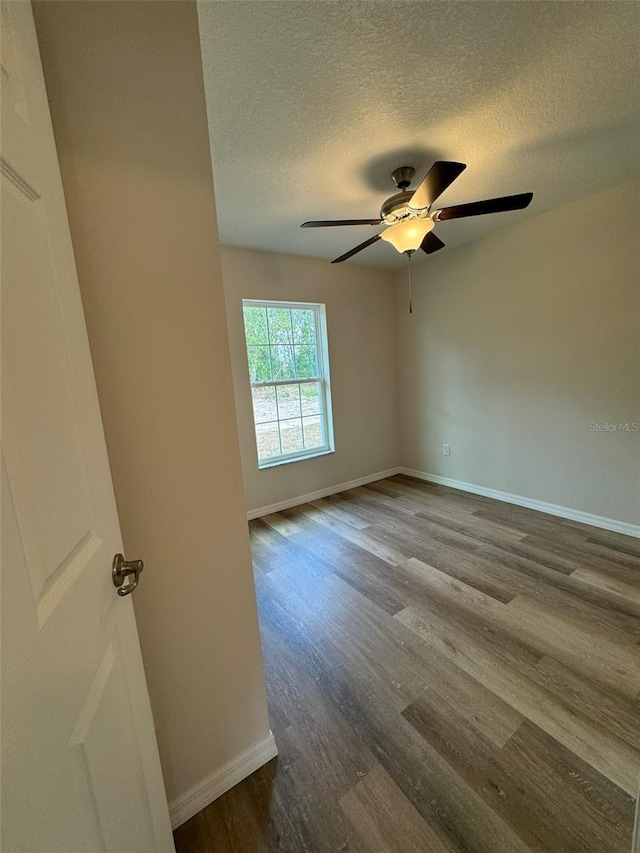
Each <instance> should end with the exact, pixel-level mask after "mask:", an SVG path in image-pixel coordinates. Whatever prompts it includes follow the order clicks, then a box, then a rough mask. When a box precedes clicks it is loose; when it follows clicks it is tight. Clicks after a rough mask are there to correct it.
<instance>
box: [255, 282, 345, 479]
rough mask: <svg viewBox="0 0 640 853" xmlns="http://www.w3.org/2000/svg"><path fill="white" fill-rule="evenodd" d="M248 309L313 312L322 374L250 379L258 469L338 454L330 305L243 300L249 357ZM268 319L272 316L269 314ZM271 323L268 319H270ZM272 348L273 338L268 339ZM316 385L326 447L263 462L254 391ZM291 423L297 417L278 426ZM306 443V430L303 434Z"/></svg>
mask: <svg viewBox="0 0 640 853" xmlns="http://www.w3.org/2000/svg"><path fill="white" fill-rule="evenodd" d="M245 308H284V309H287V310H295V309H297V308H302V309H307V310H309V309H310V310H312V311H313V313H314V324H315V331H316V352H317V354H318V375H317V376H314V377H309V378H305V379H275V380H273V379H272V380H269V381H267V382H251V380H250V377H249V385H250V388H251V416H252V418H253V431H254V437H255V439H256V457H257V460H258V468H259V469H261V470H262V469H263V468H273V467H275V466H276V465H284V464H286V463H288V462H299V461H301V460H304V459H313V458H314V457H315V456H325V455H327V454H328V453H334V452H335V447H334V439H333V412H332V407H331V378H330V375H329V347H328V341H327V312H326V306H325V305H324V304H323V303H321V302H278V301H275V300H270V299H266V300H265V299H243V300H242V309H243V311H242V327H243V331H244V334H245V339H244V344H245V355H247V356H248V347H249V346H250V345H249V344H247V338H246V329H245V328H244V309H245ZM267 317H268V315H267ZM267 322H268V320H267ZM268 343H269V345H271V340H270V338H269V339H268ZM248 370H249V362H248V357H247V371H248ZM310 383H314V384H317V385H318V386H319V388H320V400H319V408H320V412H319V415H320V418H321V421H322V425H323V428H324V437H325V444H324V445H322V447H313V448H309V449H306V448H305V449H303V450H296V451H294V452H292V453H279V454H278V455H277V456H268V457H265V458H264V459H260V457H259V455H258V437H257V433H256V422H255V416H254V413H253V389H254V388H275V389H277V387H278V386H279V385H306V384H310ZM275 398H276V414H277V415H279V410H278V394H277V390H276V394H275ZM287 420H296V418H282V419H281V418H280V417H278V418H277V421H274V423H276V422H277V423H278V425H279V424H280V423H282V422H284V421H287ZM303 442H304V431H303Z"/></svg>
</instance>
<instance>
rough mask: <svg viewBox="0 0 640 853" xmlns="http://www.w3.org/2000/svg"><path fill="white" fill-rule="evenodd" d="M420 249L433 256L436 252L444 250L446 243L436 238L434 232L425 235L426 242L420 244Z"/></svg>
mask: <svg viewBox="0 0 640 853" xmlns="http://www.w3.org/2000/svg"><path fill="white" fill-rule="evenodd" d="M420 248H421V249H422V251H423V252H426V253H427V255H432V254H433V253H434V252H437V251H438V249H444V243H443V242H442V240H441V239H440V238H439V237H436V235H435V234H434V233H433V231H429V233H428V234H425V235H424V240H423V241H422V243H421V244H420Z"/></svg>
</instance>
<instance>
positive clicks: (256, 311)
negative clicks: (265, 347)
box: [243, 307, 269, 344]
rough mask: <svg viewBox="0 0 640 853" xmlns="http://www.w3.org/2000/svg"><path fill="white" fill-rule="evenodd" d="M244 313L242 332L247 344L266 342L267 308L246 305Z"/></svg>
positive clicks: (267, 341)
mask: <svg viewBox="0 0 640 853" xmlns="http://www.w3.org/2000/svg"><path fill="white" fill-rule="evenodd" d="M243 313H244V333H245V336H246V339H247V343H248V344H268V343H269V338H268V337H267V309H266V308H256V307H246V308H244V310H243Z"/></svg>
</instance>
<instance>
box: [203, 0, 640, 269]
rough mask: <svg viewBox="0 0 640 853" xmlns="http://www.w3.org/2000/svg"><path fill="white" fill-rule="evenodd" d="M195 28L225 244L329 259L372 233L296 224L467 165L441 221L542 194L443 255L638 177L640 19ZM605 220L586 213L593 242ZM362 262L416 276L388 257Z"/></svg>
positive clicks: (517, 14) (517, 10)
mask: <svg viewBox="0 0 640 853" xmlns="http://www.w3.org/2000/svg"><path fill="white" fill-rule="evenodd" d="M199 15H200V29H201V38H202V45H203V60H204V69H205V83H206V87H207V100H208V106H209V123H210V131H211V139H212V149H213V167H214V179H215V186H216V197H217V204H218V216H219V228H220V236H221V240H222V242H224V243H229V244H232V245H236V246H245V247H249V248H255V249H266V250H271V251H277V252H285V253H292V254H298V255H307V256H311V257H318V258H326V259H328V260H329V259H331V258H333V257H336V256H337V255H339V254H342V253H343V252H344V251H346V250H347V249H349V248H351V247H352V246H355V245H356V244H357V243H360V242H362V241H363V240H366V239H367V238H368V237H370V236H372V235H373V234H374V233H376V232H375V230H374V229H373V228H372V227H371V226H359V227H350V228H345V227H341V228H331V229H304V230H301V229H300V228H299V225H300V223H301V222H303V221H304V220H306V219H336V218H362V217H366V218H370V217H373V216H376V215H377V214H378V212H379V209H380V204H381V202H382V201H383V200H384V199H385V198H386V197H387V196H389V195H391V194H392V193H393V192H394V191H395V189H394V187H393V185H392V183H391V181H390V177H389V176H390V173H391V171H392V170H393V169H394V168H395V167H397V166H401V165H404V164H407V165H411V166H414V167H415V168H416V170H417V175H416V179H419V178H420V177H421V176H422V174H424V172H425V171H426V170H427V169H428V168H429V166H430V165H431V164H432V162H433V161H434V160H436V159H445V160H459V161H462V162H464V163H467V170H466V171H465V172H464V173H463V174H462V175H461V177H460V178H458V180H457V181H456V183H455V184H453V185H452V186H451V187H450V188H449V189H448V190H447V191H446V192H445V193H444V195H443V196H442V197H441V199H440V204H443V205H444V204H447V205H449V204H458V203H460V202H463V201H474V200H476V199H481V198H487V197H491V196H500V195H507V194H511V193H518V192H524V191H528V190H531V191H533V192H534V199H533V202H532V204H531V206H530V207H529V208H528V210H526V211H518V212H513V213H502V214H495V215H491V216H485V217H478V218H476V219H467V220H458V221H449V222H442V223H440V224H438V226H437V227H436V233H437V234H438V236H439V237H440V238H441V239H443V240H444V241H445V243H446V244H447V246H451V247H452V246H456V245H461V244H462V243H466V242H469V241H470V240H475V239H477V238H478V237H481V236H482V235H484V234H486V233H488V232H489V231H494V230H498V229H500V228H503V227H505V226H508V225H511V224H513V223H514V222H517V221H518V220H520V219H524V218H526V217H527V216H535V215H537V214H539V213H541V212H542V211H544V210H548V209H551V208H553V207H557V206H559V205H561V204H564V203H566V202H568V201H572V200H574V199H577V198H582V197H585V196H587V195H589V194H590V193H592V192H596V191H598V190H600V189H604V188H605V187H608V186H612V185H614V184H616V183H620V182H622V181H624V180H626V179H627V178H630V177H632V176H633V175H636V174H638V171H639V161H640V157H639V154H640V150H639V146H638V138H639V135H640V133H639V132H640V119H639V115H640V85H639V83H638V80H639V79H640V67H639V65H640V63H639V54H640V49H639V38H640V4H638V3H635V2H572V0H567V2H526V0H524V2H497V3H494V2H479V0H471V2H454V0H445V2H429V0H424V2H404V0H385V2H376V0H369V2H360V0H338V2H322V1H321V0H287V1H286V2H280V1H279V0H251V1H250V2H235V0H221V2H217V0H213V2H212V0H203V2H200V3H199ZM413 186H414V187H415V186H416V183H415V182H414V185H413ZM606 214H607V212H606V211H594V210H585V216H586V217H587V218H588V220H589V221H590V223H591V224H592V227H593V230H594V236H595V234H596V232H597V227H598V218H599V217H600V216H606ZM443 251H446V249H444V250H443ZM419 254H420V255H421V256H422V258H423V259H424V262H426V263H428V258H427V257H426V256H424V255H423V254H422V253H419ZM416 259H417V256H416ZM354 262H357V263H362V264H372V265H375V266H384V267H388V268H394V267H399V266H402V265H403V264H404V263H406V262H405V259H404V258H403V257H402V256H401V255H398V254H397V252H396V251H395V250H394V249H393V248H392V247H391V246H390V245H389V244H387V243H383V242H382V241H381V242H379V243H377V244H376V245H374V246H372V247H370V248H369V249H366V250H365V251H364V252H363V253H362V254H361V255H358V256H357V258H355V259H354V260H353V261H347V263H354Z"/></svg>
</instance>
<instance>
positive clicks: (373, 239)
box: [331, 234, 380, 264]
mask: <svg viewBox="0 0 640 853" xmlns="http://www.w3.org/2000/svg"><path fill="white" fill-rule="evenodd" d="M379 239H380V234H376V235H375V237H370V238H369V239H368V240H365V241H364V243H360V245H359V246H356V247H355V249H350V250H349V251H348V252H345V253H344V255H340V257H339V258H336V259H335V260H333V261H331V263H332V264H340V263H342V261H346V260H347V258H350V257H352V255H355V254H357V253H358V252H361V251H362V250H363V249H366V248H367V246H370V245H371V244H372V243H375V242H376V241H377V240H379Z"/></svg>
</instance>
